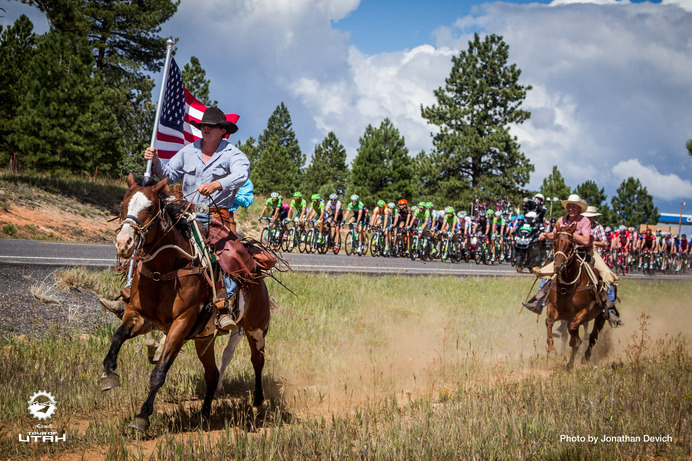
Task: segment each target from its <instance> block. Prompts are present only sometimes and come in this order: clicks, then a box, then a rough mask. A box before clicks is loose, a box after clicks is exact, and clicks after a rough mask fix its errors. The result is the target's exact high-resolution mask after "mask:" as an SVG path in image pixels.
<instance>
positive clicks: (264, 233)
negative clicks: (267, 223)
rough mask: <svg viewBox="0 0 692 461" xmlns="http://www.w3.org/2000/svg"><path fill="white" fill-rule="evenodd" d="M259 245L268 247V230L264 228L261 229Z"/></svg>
mask: <svg viewBox="0 0 692 461" xmlns="http://www.w3.org/2000/svg"><path fill="white" fill-rule="evenodd" d="M260 243H261V244H262V245H265V246H269V229H268V228H266V227H265V228H264V229H262V233H261V234H260Z"/></svg>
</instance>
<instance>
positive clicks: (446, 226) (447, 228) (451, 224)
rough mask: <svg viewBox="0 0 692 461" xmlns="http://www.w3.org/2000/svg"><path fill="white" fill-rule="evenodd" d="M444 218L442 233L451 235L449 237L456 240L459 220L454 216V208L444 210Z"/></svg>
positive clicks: (449, 207)
mask: <svg viewBox="0 0 692 461" xmlns="http://www.w3.org/2000/svg"><path fill="white" fill-rule="evenodd" d="M443 211H444V217H443V218H442V226H441V227H440V232H442V233H445V232H447V233H448V234H449V237H450V238H452V239H453V240H454V231H455V229H456V228H457V227H458V224H459V218H458V217H457V215H455V214H454V207H452V206H448V207H447V208H445V209H444V210H443Z"/></svg>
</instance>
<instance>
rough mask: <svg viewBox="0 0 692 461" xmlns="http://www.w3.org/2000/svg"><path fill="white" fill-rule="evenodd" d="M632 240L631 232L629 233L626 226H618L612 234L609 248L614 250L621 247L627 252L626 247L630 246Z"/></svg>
mask: <svg viewBox="0 0 692 461" xmlns="http://www.w3.org/2000/svg"><path fill="white" fill-rule="evenodd" d="M631 241H632V234H630V233H629V231H628V230H627V227H625V226H620V227H619V228H618V230H617V232H615V233H614V234H613V242H612V244H611V245H612V246H611V249H612V250H614V249H616V248H622V249H624V250H625V252H627V249H628V248H629V246H630V242H631Z"/></svg>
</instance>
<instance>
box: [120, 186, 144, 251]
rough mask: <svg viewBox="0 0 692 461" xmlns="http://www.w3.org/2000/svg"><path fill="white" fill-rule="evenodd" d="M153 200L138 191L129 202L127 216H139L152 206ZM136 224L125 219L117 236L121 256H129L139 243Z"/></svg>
mask: <svg viewBox="0 0 692 461" xmlns="http://www.w3.org/2000/svg"><path fill="white" fill-rule="evenodd" d="M151 206H152V203H151V200H149V199H148V198H147V196H146V195H144V194H143V193H142V192H136V193H135V194H134V195H133V196H132V198H130V203H128V204H127V213H126V215H127V216H139V213H140V212H141V211H142V210H144V209H146V208H148V207H151ZM133 224H135V223H134V222H133V221H131V220H129V219H125V220H123V223H122V227H121V228H120V232H118V235H117V236H116V237H115V249H116V250H117V252H118V256H120V257H121V258H129V257H130V256H132V253H134V251H135V246H136V245H137V238H136V237H137V233H136V231H135V228H134V227H133Z"/></svg>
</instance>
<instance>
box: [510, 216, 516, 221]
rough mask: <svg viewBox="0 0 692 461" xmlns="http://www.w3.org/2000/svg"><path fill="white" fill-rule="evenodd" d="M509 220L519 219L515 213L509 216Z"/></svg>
mask: <svg viewBox="0 0 692 461" xmlns="http://www.w3.org/2000/svg"><path fill="white" fill-rule="evenodd" d="M509 220H510V221H516V220H517V217H516V216H514V215H512V216H510V217H509Z"/></svg>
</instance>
